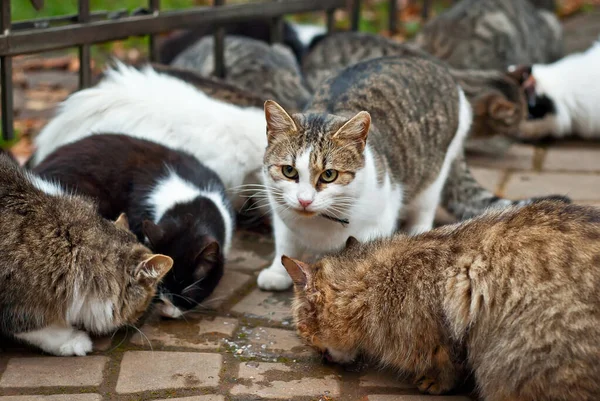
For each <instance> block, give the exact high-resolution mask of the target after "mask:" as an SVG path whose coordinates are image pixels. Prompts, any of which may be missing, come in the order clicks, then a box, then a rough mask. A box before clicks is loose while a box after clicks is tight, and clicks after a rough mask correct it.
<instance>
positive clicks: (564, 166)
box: [543, 146, 600, 172]
mask: <svg viewBox="0 0 600 401" xmlns="http://www.w3.org/2000/svg"><path fill="white" fill-rule="evenodd" d="M543 170H544V171H569V172H571V171H582V172H600V147H598V146H594V147H589V148H581V147H576V148H574V147H557V148H551V149H548V151H547V152H546V157H545V159H544V163H543Z"/></svg>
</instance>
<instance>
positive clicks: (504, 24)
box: [416, 0, 563, 70]
mask: <svg viewBox="0 0 600 401" xmlns="http://www.w3.org/2000/svg"><path fill="white" fill-rule="evenodd" d="M416 43H417V44H418V45H419V46H421V47H422V48H423V49H424V50H425V51H427V52H429V53H431V54H433V55H434V56H436V57H438V58H440V59H442V60H444V61H446V62H447V63H448V64H450V65H451V66H453V67H455V68H476V69H498V70H505V69H506V68H507V67H509V66H510V65H513V64H534V63H549V62H553V61H555V60H557V59H558V58H560V57H561V56H562V54H563V46H562V28H561V26H560V23H559V22H558V19H557V18H556V17H555V16H554V15H553V14H552V13H551V12H549V11H547V10H544V9H536V8H535V6H534V5H532V4H531V3H529V2H527V1H523V0H462V1H460V2H459V3H458V4H456V5H455V6H454V7H452V8H451V9H449V10H448V11H446V12H445V13H443V14H442V15H440V16H438V17H437V18H435V19H433V20H431V21H430V22H428V23H427V24H426V25H425V27H424V28H423V30H422V31H421V32H419V34H418V35H417V37H416Z"/></svg>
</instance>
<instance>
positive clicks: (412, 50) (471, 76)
mask: <svg viewBox="0 0 600 401" xmlns="http://www.w3.org/2000/svg"><path fill="white" fill-rule="evenodd" d="M383 56H398V57H405V56H419V57H423V58H429V59H430V60H431V61H437V62H440V63H442V61H440V60H438V59H436V58H434V57H433V56H431V55H429V54H428V53H426V52H424V51H423V50H421V49H420V48H419V47H417V46H416V45H414V44H412V43H399V42H396V41H394V40H391V39H388V38H385V37H382V36H379V35H373V34H368V33H362V32H339V33H334V34H331V35H329V36H326V37H323V38H321V39H319V40H317V41H314V42H313V44H312V46H311V48H310V49H309V51H308V52H307V54H306V56H305V58H304V61H303V64H302V70H303V72H304V74H305V76H306V81H307V83H308V84H309V86H310V87H311V88H318V87H319V86H320V85H321V84H322V82H323V81H324V80H325V79H326V78H327V77H330V76H334V75H335V74H337V73H339V72H340V71H341V70H343V69H344V68H346V67H347V66H350V65H353V64H356V63H357V62H360V61H366V60H370V59H373V58H377V57H383ZM449 72H450V74H451V75H452V76H453V77H454V79H455V80H456V81H457V82H458V83H459V84H460V86H461V88H462V89H463V91H464V92H465V95H466V96H467V99H469V102H470V103H471V106H472V107H473V110H474V120H473V126H472V127H471V132H470V133H469V137H470V138H491V137H494V136H499V137H505V136H514V135H516V134H517V131H518V129H519V125H520V123H521V122H522V121H523V120H524V119H525V118H526V117H527V103H526V101H525V97H524V95H523V93H522V91H521V88H520V85H519V80H518V79H517V78H518V77H516V76H515V75H514V74H512V73H508V74H506V73H503V72H500V71H495V70H459V69H454V68H449Z"/></svg>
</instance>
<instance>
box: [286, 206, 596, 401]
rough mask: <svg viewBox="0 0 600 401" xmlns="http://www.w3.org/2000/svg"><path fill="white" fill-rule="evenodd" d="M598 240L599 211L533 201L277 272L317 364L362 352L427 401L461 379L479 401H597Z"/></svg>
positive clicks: (290, 264)
mask: <svg viewBox="0 0 600 401" xmlns="http://www.w3.org/2000/svg"><path fill="white" fill-rule="evenodd" d="M599 239H600V210H598V209H595V208H591V207H585V206H579V205H567V204H565V203H562V202H538V203H535V204H532V205H529V206H525V207H523V208H519V207H513V208H509V209H507V210H503V211H494V212H490V213H488V214H485V215H483V216H480V217H477V218H474V219H472V220H469V221H466V222H463V223H459V224H455V225H450V226H445V227H441V228H437V229H435V230H432V231H430V232H427V233H424V234H422V235H419V236H416V237H408V236H406V235H396V236H394V237H393V238H392V239H387V240H378V241H374V242H372V243H368V244H356V241H355V240H349V241H348V243H349V246H348V249H346V250H345V251H342V252H340V253H338V254H337V255H332V256H327V257H325V258H323V259H322V260H320V261H319V262H317V263H315V264H312V265H308V264H306V263H302V262H299V261H294V260H291V259H289V258H284V259H283V263H284V265H285V266H286V268H287V271H288V272H289V273H290V275H291V276H292V277H293V280H294V283H295V285H294V287H295V293H296V296H295V300H294V303H293V310H294V318H295V321H296V326H297V328H298V332H299V334H300V336H301V337H302V339H303V340H304V341H305V342H306V343H308V344H309V345H312V346H313V347H315V348H316V349H317V350H319V351H320V352H322V353H323V355H324V356H325V358H326V359H329V360H333V361H335V362H342V363H344V362H349V361H351V360H353V359H354V357H355V356H357V354H359V353H364V354H365V355H366V356H368V357H370V358H372V359H373V360H375V361H378V362H381V364H382V365H384V366H386V367H390V368H393V369H397V370H399V371H400V372H402V373H404V374H409V375H410V376H411V377H412V378H414V381H415V383H416V384H417V386H418V387H419V389H420V390H421V391H423V392H426V393H432V394H441V393H446V392H448V391H451V390H453V389H455V388H456V387H457V386H459V385H460V384H461V383H463V382H464V380H465V378H466V377H467V376H471V377H473V378H474V379H475V384H476V390H477V391H478V392H479V396H480V399H481V400H482V401H517V400H518V401H558V400H561V401H597V400H600V381H598V378H599V377H600V296H599V293H598V288H600V263H599V261H600V241H599ZM417 398H419V397H417ZM425 398H427V397H425ZM432 399H433V398H432Z"/></svg>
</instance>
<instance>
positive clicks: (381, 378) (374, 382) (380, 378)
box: [360, 370, 416, 389]
mask: <svg viewBox="0 0 600 401" xmlns="http://www.w3.org/2000/svg"><path fill="white" fill-rule="evenodd" d="M360 386H361V387H393V388H403V389H416V386H415V385H414V384H411V383H409V382H407V381H404V380H402V379H401V378H400V377H399V376H398V375H397V374H395V373H394V372H391V371H387V370H382V371H371V372H368V373H365V374H364V375H362V376H361V377H360Z"/></svg>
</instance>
